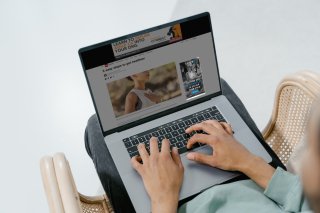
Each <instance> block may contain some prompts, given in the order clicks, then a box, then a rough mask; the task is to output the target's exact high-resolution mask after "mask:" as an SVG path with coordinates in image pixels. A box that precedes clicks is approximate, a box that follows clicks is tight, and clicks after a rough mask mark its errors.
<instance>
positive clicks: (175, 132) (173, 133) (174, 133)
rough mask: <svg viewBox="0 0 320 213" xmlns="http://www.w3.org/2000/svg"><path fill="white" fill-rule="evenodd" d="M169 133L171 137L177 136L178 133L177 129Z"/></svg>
mask: <svg viewBox="0 0 320 213" xmlns="http://www.w3.org/2000/svg"><path fill="white" fill-rule="evenodd" d="M171 134H172V136H173V137H177V136H178V135H179V133H178V132H177V131H173V132H171Z"/></svg>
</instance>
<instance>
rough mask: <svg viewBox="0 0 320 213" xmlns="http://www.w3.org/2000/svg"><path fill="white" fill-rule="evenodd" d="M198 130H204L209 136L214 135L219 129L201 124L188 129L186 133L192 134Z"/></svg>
mask: <svg viewBox="0 0 320 213" xmlns="http://www.w3.org/2000/svg"><path fill="white" fill-rule="evenodd" d="M197 130H203V131H204V132H206V133H208V134H214V133H215V132H216V130H217V129H216V128H215V127H214V126H212V125H208V124H206V123H204V122H201V123H197V124H195V125H193V126H190V127H189V128H187V129H186V133H191V132H192V131H197Z"/></svg>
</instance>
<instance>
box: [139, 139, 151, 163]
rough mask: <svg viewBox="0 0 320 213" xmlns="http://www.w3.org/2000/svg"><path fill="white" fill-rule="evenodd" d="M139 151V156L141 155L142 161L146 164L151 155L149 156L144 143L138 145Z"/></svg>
mask: <svg viewBox="0 0 320 213" xmlns="http://www.w3.org/2000/svg"><path fill="white" fill-rule="evenodd" d="M138 151H139V155H140V157H141V159H142V161H143V162H146V161H147V160H148V158H149V154H148V151H147V150H146V147H145V145H144V144H143V143H140V144H139V145H138Z"/></svg>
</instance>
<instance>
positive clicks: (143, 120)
mask: <svg viewBox="0 0 320 213" xmlns="http://www.w3.org/2000/svg"><path fill="white" fill-rule="evenodd" d="M204 16H206V17H207V18H208V21H209V24H210V32H211V37H212V43H213V50H214V60H215V61H216V68H217V72H218V78H219V79H218V80H219V88H220V90H219V91H218V92H215V93H212V94H207V95H205V96H204V97H201V98H198V99H195V100H193V101H190V102H187V103H184V104H181V105H179V106H176V107H173V108H170V109H167V110H164V111H161V112H158V113H155V114H152V115H149V116H147V117H145V118H141V119H137V120H136V121H132V122H130V123H127V124H124V125H121V126H118V127H115V128H112V129H110V130H106V131H105V130H104V128H103V126H102V122H101V120H100V116H99V111H98V108H97V106H96V103H95V99H94V96H93V92H92V90H91V86H90V82H89V79H88V76H87V72H86V68H85V67H86V66H85V64H84V61H83V59H82V57H81V53H83V52H86V51H88V50H92V49H95V48H98V47H102V46H104V45H108V44H110V43H114V42H116V41H120V40H123V39H126V38H129V37H133V36H136V35H139V34H143V33H147V32H150V31H155V30H158V29H162V28H165V27H168V26H171V25H174V24H178V23H182V22H185V21H189V20H193V19H197V18H200V17H204ZM78 54H79V57H80V61H81V65H82V68H83V71H84V74H85V77H86V81H87V84H88V87H89V91H90V95H91V98H92V101H93V105H94V108H95V111H96V114H97V117H98V120H99V124H100V128H101V131H102V133H103V136H104V137H105V136H107V135H110V134H112V133H115V132H121V131H124V130H126V129H130V128H132V127H135V126H138V125H140V124H142V123H146V122H148V121H152V120H155V119H157V118H160V117H162V116H165V115H168V114H172V113H174V112H177V111H179V110H182V109H186V108H188V107H191V106H194V105H196V104H199V103H201V102H204V101H208V100H210V99H211V98H213V97H216V96H219V95H221V94H222V91H221V81H220V74H219V66H218V61H217V54H216V48H215V43H214V38H213V32H212V24H211V18H210V13H209V12H204V13H200V14H197V15H194V16H190V17H187V18H183V19H179V20H176V21H172V22H169V23H166V24H162V25H158V26H155V27H151V28H148V29H145V30H141V31H138V32H135V33H131V34H128V35H125V36H121V37H118V38H114V39H111V40H108V41H104V42H100V43H97V44H94V45H90V46H87V47H83V48H81V49H79V51H78Z"/></svg>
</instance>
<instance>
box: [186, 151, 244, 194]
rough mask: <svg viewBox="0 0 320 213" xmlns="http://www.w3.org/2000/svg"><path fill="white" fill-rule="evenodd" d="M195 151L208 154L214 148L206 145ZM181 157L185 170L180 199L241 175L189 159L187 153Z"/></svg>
mask: <svg viewBox="0 0 320 213" xmlns="http://www.w3.org/2000/svg"><path fill="white" fill-rule="evenodd" d="M193 151H194V152H201V153H204V154H208V155H210V154H212V149H211V147H209V146H204V147H201V148H199V149H196V150H193ZM181 157H182V162H183V166H184V168H185V170H184V171H185V172H184V180H183V184H182V189H181V192H180V199H184V198H186V197H189V196H190V195H193V194H196V193H198V192H200V191H203V190H205V189H207V188H209V187H211V186H213V185H216V184H219V183H222V182H225V181H226V180H228V179H231V178H233V177H235V176H237V175H239V174H238V173H233V172H227V171H223V170H220V169H216V168H213V167H211V166H207V165H203V164H200V163H197V162H194V161H191V160H188V159H187V158H186V155H183V156H181Z"/></svg>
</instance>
